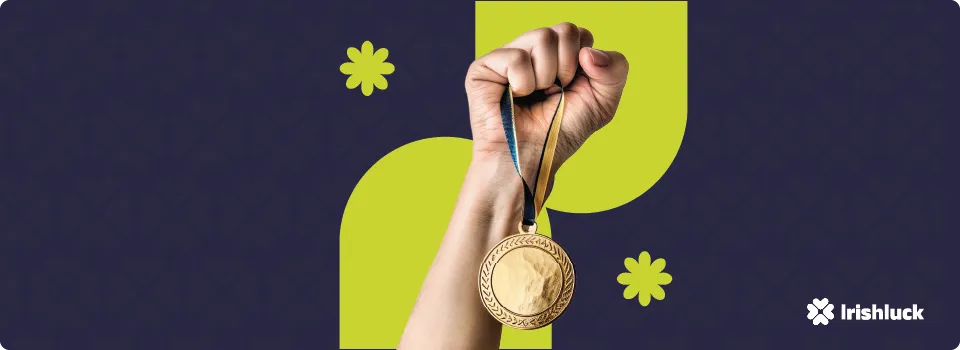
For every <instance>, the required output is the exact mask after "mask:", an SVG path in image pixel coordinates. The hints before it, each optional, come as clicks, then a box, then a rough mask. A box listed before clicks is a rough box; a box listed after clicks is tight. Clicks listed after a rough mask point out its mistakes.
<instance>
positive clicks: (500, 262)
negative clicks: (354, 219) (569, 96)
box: [478, 80, 575, 329]
mask: <svg viewBox="0 0 960 350" xmlns="http://www.w3.org/2000/svg"><path fill="white" fill-rule="evenodd" d="M557 85H561V84H560V83H559V80H558V81H557ZM562 88H563V86H562V85H561V92H560V102H558V104H557V109H556V112H555V113H554V115H553V120H552V121H551V122H550V129H549V130H548V132H547V137H546V140H545V141H544V147H543V156H542V157H541V158H540V166H539V172H538V174H537V178H536V181H537V182H536V185H535V186H534V187H535V191H530V189H529V187H527V183H526V181H524V180H522V179H523V174H522V173H520V162H519V157H518V150H517V142H516V131H515V129H514V120H513V94H512V92H511V89H510V86H507V88H506V90H505V91H504V93H503V97H502V98H501V101H500V111H501V117H502V119H503V126H504V131H505V132H506V136H507V144H508V146H509V147H510V155H511V157H512V158H513V162H514V166H515V167H516V169H517V173H518V174H519V175H520V178H521V181H522V182H523V187H524V188H523V189H524V209H523V221H522V222H521V223H520V225H519V232H518V234H514V235H511V236H508V237H507V238H504V239H503V240H501V241H500V242H499V243H497V245H496V246H494V247H493V249H492V250H490V252H489V253H487V256H486V257H485V258H484V259H483V262H482V264H481V265H480V272H479V281H478V286H479V290H480V299H481V301H482V302H483V306H484V307H486V308H487V311H489V312H490V315H493V317H494V318H496V319H497V320H498V321H500V323H503V324H504V325H507V326H510V327H514V328H518V329H537V328H540V327H543V326H546V325H548V324H550V323H552V322H553V321H554V320H556V319H557V317H559V316H560V314H562V313H563V311H564V310H566V308H567V305H569V304H570V300H571V299H572V298H573V287H574V282H575V274H574V271H573V263H572V262H570V257H568V256H567V252H566V251H564V250H563V248H562V247H560V245H559V244H557V242H554V241H553V240H552V239H550V237H547V236H544V235H541V234H538V233H537V232H536V231H537V224H536V221H535V219H536V216H537V215H538V214H539V212H540V209H541V207H542V204H543V200H544V195H545V193H546V188H547V182H549V181H550V170H551V167H552V166H553V156H554V151H555V149H556V146H557V138H558V137H559V134H560V123H561V122H562V120H563V104H564V102H565V99H564V94H563V89H562Z"/></svg>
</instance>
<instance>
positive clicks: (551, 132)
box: [500, 78, 565, 226]
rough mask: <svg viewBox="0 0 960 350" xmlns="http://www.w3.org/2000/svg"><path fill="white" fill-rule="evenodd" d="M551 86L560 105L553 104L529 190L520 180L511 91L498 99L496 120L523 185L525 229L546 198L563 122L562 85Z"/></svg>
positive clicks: (532, 221)
mask: <svg viewBox="0 0 960 350" xmlns="http://www.w3.org/2000/svg"><path fill="white" fill-rule="evenodd" d="M555 84H556V85H557V86H559V87H560V101H559V102H557V108H556V109H555V110H554V113H553V117H552V118H551V120H550V127H549V128H548V129H547V137H546V138H545V139H544V140H543V153H542V154H540V164H539V166H538V167H537V174H536V177H535V178H534V181H535V182H534V183H533V184H534V187H533V188H532V189H531V187H530V186H528V185H527V181H526V180H525V179H524V178H523V171H522V170H521V167H520V151H519V149H518V148H517V129H516V121H515V119H514V109H513V91H512V90H511V88H510V85H507V87H506V89H505V90H504V91H503V96H501V97H500V117H501V119H502V120H503V131H504V133H505V134H506V137H507V147H509V148H510V158H512V159H513V166H514V168H516V169H517V175H520V181H521V182H522V183H523V220H522V221H521V223H522V224H523V225H526V226H534V225H536V223H537V221H536V219H537V216H539V214H540V209H541V208H542V206H543V201H544V199H545V196H546V192H547V183H548V182H549V181H550V172H551V170H552V167H553V158H554V154H555V151H556V148H557V139H558V138H559V136H560V123H561V122H562V121H563V105H564V102H565V97H564V91H563V84H562V83H561V82H560V79H559V78H558V79H557V80H556V82H555Z"/></svg>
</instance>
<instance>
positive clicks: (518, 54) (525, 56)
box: [500, 48, 530, 65]
mask: <svg viewBox="0 0 960 350" xmlns="http://www.w3.org/2000/svg"><path fill="white" fill-rule="evenodd" d="M500 50H503V52H504V54H505V56H507V59H508V62H510V64H511V65H516V64H521V63H527V62H530V53H529V52H527V50H523V49H515V48H503V49H500Z"/></svg>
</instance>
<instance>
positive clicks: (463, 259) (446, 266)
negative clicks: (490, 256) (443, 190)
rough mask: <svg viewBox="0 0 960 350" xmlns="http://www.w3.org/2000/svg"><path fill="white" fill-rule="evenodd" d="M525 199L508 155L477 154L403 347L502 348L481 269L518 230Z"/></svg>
mask: <svg viewBox="0 0 960 350" xmlns="http://www.w3.org/2000/svg"><path fill="white" fill-rule="evenodd" d="M522 202H523V190H522V185H521V183H520V180H519V177H518V176H517V174H516V170H515V169H514V168H513V165H512V164H511V163H510V162H509V160H506V161H505V160H503V159H498V158H497V159H494V158H477V157H475V158H474V161H473V162H472V163H471V165H470V169H469V170H468V171H467V176H466V178H465V180H464V184H463V187H462V188H461V190H460V196H459V198H458V200H457V204H456V209H455V210H454V213H453V217H452V218H451V220H450V225H449V226H448V227H447V232H446V234H445V235H444V238H443V242H442V243H441V245H440V250H439V251H438V252H437V256H436V258H435V259H434V261H433V264H432V265H431V267H430V271H429V272H428V273H427V277H426V279H425V280H424V282H423V286H422V288H421V290H420V296H419V297H418V299H417V303H416V305H415V306H414V310H413V312H412V313H411V315H410V319H409V320H408V321H407V326H406V329H405V330H404V334H403V338H402V340H401V341H400V345H399V348H400V349H496V348H498V346H499V344H500V331H501V325H500V323H499V322H497V321H496V320H494V319H493V318H492V317H491V316H490V315H489V314H488V313H487V311H486V309H485V308H484V307H483V304H481V302H480V297H479V294H478V291H477V277H478V276H477V272H478V268H479V266H480V262H481V261H482V260H483V258H484V257H485V256H486V254H487V252H488V251H489V250H490V249H491V248H492V247H493V246H494V245H496V244H497V242H499V241H500V240H502V239H503V238H504V237H506V236H508V235H510V234H513V233H516V232H517V223H519V222H520V209H521V205H522Z"/></svg>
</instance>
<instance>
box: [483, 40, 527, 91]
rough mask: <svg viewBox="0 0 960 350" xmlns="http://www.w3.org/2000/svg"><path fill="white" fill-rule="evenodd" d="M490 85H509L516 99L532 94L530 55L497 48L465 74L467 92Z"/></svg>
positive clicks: (524, 52) (519, 51) (521, 51)
mask: <svg viewBox="0 0 960 350" xmlns="http://www.w3.org/2000/svg"><path fill="white" fill-rule="evenodd" d="M490 84H497V85H503V84H510V87H511V88H512V89H513V94H514V95H515V96H517V97H521V96H526V95H529V94H530V93H532V92H533V91H534V89H535V87H536V78H535V75H534V73H533V64H532V62H531V60H530V54H529V53H528V52H527V51H525V50H521V49H515V48H499V49H496V50H493V51H491V52H490V53H488V54H486V55H483V57H480V58H478V59H477V60H476V61H474V62H473V64H471V65H470V69H469V71H468V73H467V82H466V86H467V90H468V92H469V91H470V90H474V89H483V88H487V87H490ZM501 91H502V90H501Z"/></svg>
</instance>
